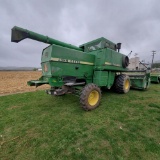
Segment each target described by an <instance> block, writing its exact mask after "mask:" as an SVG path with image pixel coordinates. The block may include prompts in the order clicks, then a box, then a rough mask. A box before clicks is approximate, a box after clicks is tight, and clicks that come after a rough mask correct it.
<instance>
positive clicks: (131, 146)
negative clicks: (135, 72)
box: [0, 84, 160, 160]
mask: <svg viewBox="0 0 160 160" xmlns="http://www.w3.org/2000/svg"><path fill="white" fill-rule="evenodd" d="M79 106H80V105H79V100H78V97H75V96H73V95H65V96H60V97H52V96H49V95H46V94H45V93H44V91H36V92H30V93H23V94H14V95H8V96H4V97H0V114H1V115H0V141H1V142H0V144H1V148H0V152H1V153H0V159H2V160H11V159H14V160H15V159H16V160H23V159H27V160H36V159H37V160H45V159H56V160H63V159H64V160H68V159H69V160H75V159H82V160H91V159H93V160H106V159H113V160H114V159H119V160H123V159H129V160H130V159H135V160H137V159H144V160H154V159H155V160H157V159H160V85H157V84H152V85H151V87H150V89H149V90H148V91H137V90H131V91H130V92H129V93H128V94H116V93H114V92H112V91H109V92H103V96H102V100H101V105H100V107H99V108H97V109H96V110H93V111H91V112H85V111H84V110H82V109H81V108H80V107H79Z"/></svg>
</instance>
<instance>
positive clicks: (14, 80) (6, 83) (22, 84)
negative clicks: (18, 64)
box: [0, 71, 50, 96]
mask: <svg viewBox="0 0 160 160" xmlns="http://www.w3.org/2000/svg"><path fill="white" fill-rule="evenodd" d="M41 74H42V73H41V72H40V71H0V96H1V95H6V94H12V93H20V92H29V91H36V90H45V89H48V88H50V87H49V85H42V86H39V87H38V88H36V87H34V86H33V87H30V86H28V85H27V81H29V80H36V79H39V78H40V77H41Z"/></svg>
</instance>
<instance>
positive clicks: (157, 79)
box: [151, 74, 160, 83]
mask: <svg viewBox="0 0 160 160" xmlns="http://www.w3.org/2000/svg"><path fill="white" fill-rule="evenodd" d="M151 82H153V83H160V74H151Z"/></svg>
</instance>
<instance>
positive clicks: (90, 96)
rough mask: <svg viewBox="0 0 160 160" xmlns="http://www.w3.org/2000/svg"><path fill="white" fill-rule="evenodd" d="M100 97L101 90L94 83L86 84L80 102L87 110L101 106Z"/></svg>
mask: <svg viewBox="0 0 160 160" xmlns="http://www.w3.org/2000/svg"><path fill="white" fill-rule="evenodd" d="M100 99H101V90H100V88H99V87H98V86H97V85H95V84H93V83H91V84H88V85H86V86H85V87H84V88H83V89H82V92H81V94H80V103H81V105H82V108H83V109H84V110H86V111H90V110H93V109H95V108H97V107H98V106H99V103H100Z"/></svg>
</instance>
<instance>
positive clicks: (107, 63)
mask: <svg viewBox="0 0 160 160" xmlns="http://www.w3.org/2000/svg"><path fill="white" fill-rule="evenodd" d="M105 64H106V65H112V66H117V67H120V65H119V64H112V63H110V62H105Z"/></svg>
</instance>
